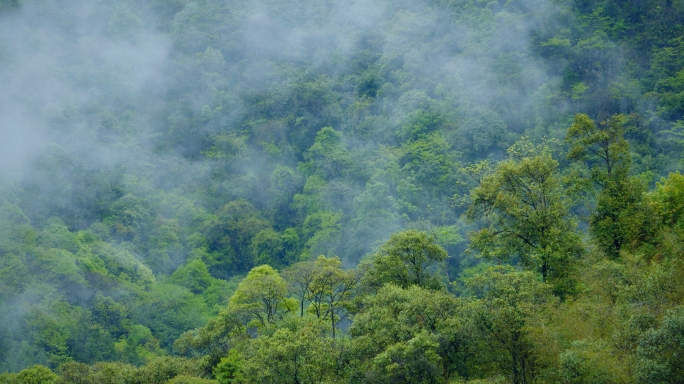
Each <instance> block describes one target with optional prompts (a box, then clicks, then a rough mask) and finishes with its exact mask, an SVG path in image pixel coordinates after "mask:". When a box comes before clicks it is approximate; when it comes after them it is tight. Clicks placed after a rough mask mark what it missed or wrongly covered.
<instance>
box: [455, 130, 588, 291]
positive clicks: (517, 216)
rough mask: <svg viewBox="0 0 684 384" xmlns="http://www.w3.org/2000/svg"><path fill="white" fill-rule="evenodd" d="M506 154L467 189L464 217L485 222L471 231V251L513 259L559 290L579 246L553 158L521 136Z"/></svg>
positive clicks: (566, 198) (574, 225)
mask: <svg viewBox="0 0 684 384" xmlns="http://www.w3.org/2000/svg"><path fill="white" fill-rule="evenodd" d="M508 155H509V158H508V159H507V160H504V161H502V162H500V163H498V164H497V165H496V166H495V167H494V168H493V170H492V171H491V172H490V173H488V174H486V175H484V176H481V179H480V183H479V185H478V186H477V187H475V188H474V189H473V190H472V191H471V193H470V199H471V204H470V207H469V208H468V211H467V213H466V214H467V217H468V218H469V219H470V220H472V221H475V220H478V219H484V220H485V222H486V223H487V226H486V227H485V228H482V229H480V230H478V231H475V232H473V233H471V234H470V240H471V243H470V249H472V250H475V251H477V252H479V253H480V254H481V255H482V256H484V257H486V258H490V259H499V260H505V261H510V260H515V259H518V260H519V261H520V263H521V264H522V266H523V267H525V268H526V269H529V270H532V271H535V272H538V273H540V274H541V277H542V280H543V281H549V282H551V281H553V282H554V285H556V287H557V289H558V291H559V292H564V291H566V290H567V289H568V288H569V287H568V286H567V285H568V284H569V282H568V281H567V274H568V272H569V270H570V268H571V266H572V260H573V259H576V258H577V257H578V256H579V255H581V253H582V246H581V242H580V237H579V235H578V234H577V233H576V229H575V228H576V222H575V220H574V219H573V218H572V216H571V215H570V213H569V207H570V200H569V199H568V197H567V196H566V195H565V193H564V189H563V185H562V182H561V179H560V176H559V175H558V173H557V168H558V162H557V161H556V160H554V159H553V157H552V155H551V149H550V148H549V147H548V146H547V145H540V146H537V145H533V144H532V143H530V142H529V141H528V140H525V139H524V140H522V141H520V142H518V143H517V144H515V145H513V146H512V147H511V148H509V149H508ZM475 168H477V169H481V168H482V167H475Z"/></svg>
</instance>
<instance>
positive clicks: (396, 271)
mask: <svg viewBox="0 0 684 384" xmlns="http://www.w3.org/2000/svg"><path fill="white" fill-rule="evenodd" d="M447 256H448V255H447V252H446V251H445V250H444V249H443V248H442V247H440V246H439V245H438V244H437V243H436V240H435V239H434V238H432V237H430V236H428V235H427V234H426V233H425V232H421V231H417V230H413V229H411V230H408V231H404V232H400V233H395V234H394V235H392V236H391V237H390V239H389V241H387V243H385V244H384V245H383V246H382V247H380V249H379V250H378V252H377V253H376V254H375V255H373V256H372V257H371V259H370V260H369V261H368V262H367V263H368V265H367V266H365V267H363V266H362V268H366V267H367V271H366V272H365V276H364V277H363V284H364V285H366V286H367V287H374V288H375V289H377V288H379V287H381V286H382V285H383V284H386V283H392V284H396V285H399V286H400V287H403V288H408V287H410V286H411V285H418V286H421V287H425V288H432V289H438V288H441V287H442V286H443V284H442V282H441V281H440V278H439V277H438V276H437V275H436V274H435V273H434V271H433V270H434V268H436V267H437V266H438V265H439V264H440V263H442V262H443V261H444V260H445V259H446V258H447Z"/></svg>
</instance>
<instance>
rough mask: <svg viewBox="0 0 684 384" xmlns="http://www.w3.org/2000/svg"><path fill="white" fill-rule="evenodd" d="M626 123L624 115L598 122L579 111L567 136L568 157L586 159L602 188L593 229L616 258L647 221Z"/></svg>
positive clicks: (592, 218)
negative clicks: (632, 169)
mask: <svg viewBox="0 0 684 384" xmlns="http://www.w3.org/2000/svg"><path fill="white" fill-rule="evenodd" d="M624 124H625V117H624V116H623V115H615V116H612V117H611V118H609V119H608V120H606V121H603V122H601V123H599V124H596V123H595V122H594V121H593V120H592V119H590V118H589V116H587V115H585V114H578V115H576V116H575V121H574V122H573V124H572V126H570V128H569V129H568V133H567V136H566V142H568V143H569V144H570V151H569V152H568V158H569V159H571V160H573V161H582V162H584V163H585V164H586V165H587V167H588V168H589V170H590V171H591V181H592V182H593V183H594V184H595V185H596V186H597V187H598V188H599V193H598V196H597V198H596V210H595V212H594V213H593V215H592V216H591V219H590V225H591V227H590V231H591V234H592V236H593V238H594V239H595V240H596V242H597V243H598V245H599V246H600V247H601V248H602V249H603V251H604V252H605V253H606V255H608V256H609V257H612V258H617V257H618V256H619V255H620V250H621V249H622V248H623V247H624V246H625V245H626V244H628V243H630V242H633V241H638V240H639V239H638V238H637V237H638V236H637V234H638V233H639V228H640V223H642V222H644V221H645V216H644V213H645V212H644V207H643V204H642V202H643V194H644V192H645V188H644V186H643V184H642V183H641V182H640V181H639V180H637V179H636V178H634V177H631V176H630V175H629V171H630V165H631V156H630V153H629V143H628V142H627V140H625V138H624V135H625V128H624Z"/></svg>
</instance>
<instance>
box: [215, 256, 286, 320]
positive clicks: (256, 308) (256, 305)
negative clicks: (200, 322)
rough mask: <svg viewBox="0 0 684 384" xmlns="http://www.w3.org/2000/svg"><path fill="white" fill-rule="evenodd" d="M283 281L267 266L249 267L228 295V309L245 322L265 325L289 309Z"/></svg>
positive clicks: (280, 316)
mask: <svg viewBox="0 0 684 384" xmlns="http://www.w3.org/2000/svg"><path fill="white" fill-rule="evenodd" d="M293 304H294V303H292V302H291V300H288V298H287V283H285V280H283V278H282V277H280V275H279V274H278V271H276V270H275V269H273V268H271V267H270V266H268V265H260V266H258V267H254V268H252V270H251V271H249V273H248V274H247V276H246V277H245V278H244V280H242V281H241V282H240V284H239V285H238V288H237V290H236V291H235V293H234V294H233V296H232V297H231V298H230V303H229V304H228V305H229V308H230V309H231V310H232V311H235V312H236V313H238V314H242V315H244V316H245V318H246V320H247V322H248V325H257V326H261V327H266V326H268V325H270V324H274V323H275V322H276V321H277V320H278V319H280V318H282V316H283V315H284V314H285V313H286V312H289V311H291V310H292V309H293Z"/></svg>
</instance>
